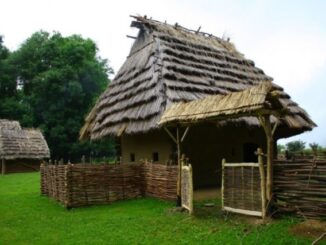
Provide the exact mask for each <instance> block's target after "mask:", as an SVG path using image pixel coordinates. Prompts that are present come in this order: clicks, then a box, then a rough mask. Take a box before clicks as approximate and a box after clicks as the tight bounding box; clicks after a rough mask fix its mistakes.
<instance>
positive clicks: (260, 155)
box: [257, 148, 266, 219]
mask: <svg viewBox="0 0 326 245" xmlns="http://www.w3.org/2000/svg"><path fill="white" fill-rule="evenodd" d="M257 153H258V164H259V173H260V193H261V209H262V217H263V219H265V218H266V183H265V170H264V162H263V151H262V150H261V149H260V148H258V150H257Z"/></svg>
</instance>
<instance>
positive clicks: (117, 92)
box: [81, 17, 315, 139]
mask: <svg viewBox="0 0 326 245" xmlns="http://www.w3.org/2000/svg"><path fill="white" fill-rule="evenodd" d="M135 19H136V20H135V21H133V22H132V24H131V26H133V27H137V28H138V29H139V33H138V37H137V39H136V41H135V42H134V44H133V46H132V48H131V51H130V54H129V56H128V58H127V60H126V61H125V63H124V64H123V65H122V67H121V68H120V70H119V72H118V73H117V75H116V76H115V78H114V80H113V81H112V83H111V84H110V85H109V86H108V88H107V89H106V91H105V92H104V93H103V94H102V95H101V96H100V98H99V99H98V101H97V103H96V105H95V107H94V108H93V109H92V111H91V112H90V114H89V115H88V117H87V118H86V122H85V125H84V127H83V128H82V130H81V138H92V139H98V138H102V137H104V136H107V135H112V136H120V135H122V134H134V133H144V132H147V131H149V130H153V129H156V128H158V127H159V125H158V122H159V121H160V119H161V116H162V114H163V112H164V111H165V109H166V108H167V107H169V106H170V105H171V104H173V103H176V102H181V101H183V102H185V101H192V100H197V99H202V98H205V97H207V96H210V95H216V94H221V95H225V94H228V93H230V92H236V91H242V90H244V89H247V88H249V87H252V86H255V85H257V84H259V83H260V82H261V81H272V78H271V77H269V76H267V75H265V73H264V72H263V71H262V70H261V69H259V68H258V67H256V66H255V64H254V62H253V61H251V60H248V59H246V58H245V57H244V55H243V54H241V53H240V52H238V51H237V50H236V48H235V47H234V45H233V44H232V43H230V42H229V41H226V40H223V39H221V38H218V37H215V36H213V35H209V34H206V33H203V32H199V31H191V30H188V29H186V28H183V27H181V26H179V25H177V24H176V25H174V26H172V25H168V24H165V23H161V22H158V21H155V20H151V19H146V18H143V17H135ZM275 86H276V85H275ZM276 87H278V86H276ZM278 89H279V90H280V91H281V92H280V93H281V97H280V100H281V101H282V103H283V104H284V105H286V107H288V109H289V110H290V111H291V113H292V116H291V120H292V121H295V122H296V124H298V125H300V129H299V130H298V129H296V130H294V131H291V129H290V128H289V129H290V130H288V133H287V135H286V136H289V135H293V134H296V133H300V132H303V131H305V130H311V129H312V128H313V127H314V126H315V125H314V124H313V123H312V122H311V120H307V119H309V117H308V115H307V114H306V112H305V111H304V110H303V109H301V108H300V107H299V106H298V105H297V104H296V103H294V102H293V101H292V100H291V99H290V96H289V95H288V94H286V93H285V92H283V90H282V88H280V87H278ZM245 122H246V124H248V125H258V122H257V121H255V119H252V118H246V119H245Z"/></svg>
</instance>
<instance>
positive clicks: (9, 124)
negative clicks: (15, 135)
mask: <svg viewBox="0 0 326 245" xmlns="http://www.w3.org/2000/svg"><path fill="white" fill-rule="evenodd" d="M0 128H1V129H3V128H6V129H11V130H21V127H20V124H19V122H18V121H10V120H8V119H0Z"/></svg>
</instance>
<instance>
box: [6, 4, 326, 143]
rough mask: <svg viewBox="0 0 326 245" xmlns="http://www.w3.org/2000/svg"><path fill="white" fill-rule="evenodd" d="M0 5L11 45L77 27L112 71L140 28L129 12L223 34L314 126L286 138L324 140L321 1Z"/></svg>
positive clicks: (324, 8) (325, 30) (324, 12)
mask: <svg viewBox="0 0 326 245" xmlns="http://www.w3.org/2000/svg"><path fill="white" fill-rule="evenodd" d="M0 6H1V8H0V35H3V36H4V43H5V45H6V46H7V47H8V48H9V49H11V50H15V49H17V48H18V47H19V45H20V44H21V43H22V42H23V41H24V40H25V39H26V38H27V37H29V36H30V35H31V34H32V33H34V32H36V31H39V30H41V29H42V30H45V31H49V32H52V31H59V32H60V33H62V34H63V35H65V36H66V35H71V34H81V35H82V36H83V37H85V38H91V39H93V40H94V41H95V42H96V43H97V45H98V48H99V54H100V56H101V57H102V58H106V59H108V60H109V61H110V65H111V66H112V67H113V68H114V70H115V71H117V70H118V69H119V67H120V66H121V65H122V63H123V62H124V60H125V58H126V56H127V55H128V52H129V50H130V46H131V44H132V42H133V40H131V39H129V38H127V37H126V35H136V33H137V30H134V29H132V28H130V22H131V18H130V17H129V15H137V14H140V15H145V14H146V15H147V16H148V17H153V18H154V19H157V20H161V21H165V20H166V21H167V22H168V23H171V24H174V23H176V22H178V23H179V24H180V25H183V26H185V27H188V28H190V29H197V28H198V27H199V26H201V30H202V31H205V32H209V33H212V34H214V35H217V36H222V35H223V34H224V35H227V36H229V37H230V38H231V41H232V42H233V43H234V44H235V45H236V47H237V48H238V50H239V51H240V52H242V53H244V54H245V56H246V57H247V58H249V59H252V60H254V61H255V63H256V65H257V66H258V67H260V68H262V69H263V70H264V71H265V73H266V74H268V75H270V76H272V77H273V78H274V81H275V82H276V83H277V84H279V85H281V86H282V87H283V88H284V89H285V91H286V92H288V93H289V94H290V95H291V97H292V98H293V100H294V101H296V102H297V103H299V104H300V106H301V107H303V108H304V109H305V110H307V111H308V113H309V114H310V115H311V117H312V119H313V120H314V121H315V122H316V123H317V124H318V126H319V127H318V128H315V129H314V130H313V131H312V132H309V133H305V134H302V135H300V136H297V137H295V138H290V139H288V140H294V139H302V140H304V141H306V142H308V143H309V142H317V143H319V144H322V145H324V146H326V106H325V104H326V101H325V100H324V99H325V97H326V96H325V95H326V1H308V0H307V1H299V0H297V1H294V0H293V1H286V0H280V1H277V0H273V1H264V0H257V1H254V0H253V1H249V0H248V1H240V0H239V1H235V0H234V1H217V0H214V1H213V0H211V1H209V0H198V1H196V0H188V1H186V0H181V1H172V0H164V1H163V0H160V1H155V0H151V1H145V0H137V1H124V0H117V1H105V0H102V1H101V0H91V1H88V0H79V1H77V0H54V1H52V0H28V1H24V0H20V1H19V0H2V1H1V5H0ZM282 142H283V143H284V142H285V141H282Z"/></svg>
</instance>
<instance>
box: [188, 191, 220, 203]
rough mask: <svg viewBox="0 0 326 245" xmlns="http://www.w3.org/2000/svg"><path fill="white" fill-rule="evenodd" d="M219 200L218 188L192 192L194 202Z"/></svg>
mask: <svg viewBox="0 0 326 245" xmlns="http://www.w3.org/2000/svg"><path fill="white" fill-rule="evenodd" d="M217 198H221V189H220V188H208V189H200V190H195V191H194V200H195V201H204V200H211V199H217Z"/></svg>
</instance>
